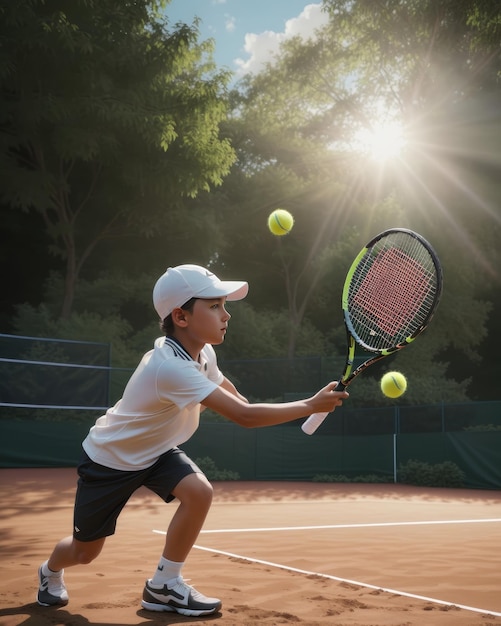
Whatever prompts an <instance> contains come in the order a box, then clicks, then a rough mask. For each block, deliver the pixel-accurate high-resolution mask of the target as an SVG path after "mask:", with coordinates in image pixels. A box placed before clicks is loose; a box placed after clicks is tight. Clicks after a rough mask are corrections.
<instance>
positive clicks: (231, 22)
mask: <svg viewBox="0 0 501 626" xmlns="http://www.w3.org/2000/svg"><path fill="white" fill-rule="evenodd" d="M235 26H236V19H235V18H234V17H233V16H232V15H225V16H224V28H225V29H226V31H227V32H228V33H232V32H233V31H234V30H235Z"/></svg>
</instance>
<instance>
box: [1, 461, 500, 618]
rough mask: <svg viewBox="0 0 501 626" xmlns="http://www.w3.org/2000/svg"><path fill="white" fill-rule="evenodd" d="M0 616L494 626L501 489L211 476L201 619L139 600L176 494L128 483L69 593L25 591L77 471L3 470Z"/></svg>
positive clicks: (196, 581)
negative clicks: (205, 606)
mask: <svg viewBox="0 0 501 626" xmlns="http://www.w3.org/2000/svg"><path fill="white" fill-rule="evenodd" d="M0 480H1V494H2V510H1V514H0V515H1V527H0V532H1V538H2V559H1V562H0V571H1V574H2V590H1V593H0V624H1V625H2V626H21V625H22V626H49V625H50V626H59V625H64V626H126V625H134V626H156V625H160V624H214V625H215V624H220V625H221V626H223V625H224V626H230V625H231V626H239V625H245V626H254V625H258V624H259V625H262V624H270V625H279V624H304V625H308V626H316V625H317V624H318V625H320V624H331V625H336V626H344V625H350V626H355V625H357V626H362V625H363V626H427V625H435V624H436V625H440V626H442V625H443V626H481V625H482V626H483V625H486V626H487V625H489V626H491V625H496V624H499V625H501V567H500V557H499V550H500V546H501V492H499V491H483V490H446V489H426V490H425V489H422V488H417V487H416V488H414V487H409V486H402V485H353V484H350V485H346V484H318V483H294V482H292V483H290V482H284V483H280V482H257V483H256V482H254V483H250V482H224V483H215V498H214V503H213V506H212V510H211V512H210V513H209V517H208V519H207V521H206V524H205V527H204V531H203V532H202V534H201V535H200V537H199V539H198V541H197V544H196V548H194V550H193V551H192V553H191V555H190V558H189V560H188V562H187V564H186V566H185V570H184V574H185V577H186V578H189V579H190V582H191V584H193V585H194V586H195V587H197V588H199V589H200V591H202V592H203V593H205V594H207V595H216V596H218V597H220V598H221V599H222V601H223V608H222V611H221V613H218V614H216V615H215V616H211V617H210V618H207V617H205V618H190V617H182V616H180V615H177V614H174V613H151V612H149V611H145V610H143V609H142V608H141V605H140V599H141V593H142V586H143V584H144V580H145V579H146V578H148V577H150V576H151V575H152V573H153V568H154V567H155V566H156V563H157V561H158V557H159V555H160V552H161V548H162V545H163V533H164V532H165V530H166V527H167V525H168V522H169V520H170V517H171V515H172V513H173V511H174V508H175V504H170V505H165V504H164V503H163V502H161V501H160V500H159V499H158V498H157V497H156V496H154V495H153V494H150V493H149V492H148V491H146V490H144V491H143V490H141V491H139V492H137V493H136V495H135V496H134V498H133V499H132V500H131V501H130V502H129V504H128V505H127V507H126V508H125V510H124V512H123V513H122V515H121V517H120V518H119V523H118V530H117V534H116V535H115V536H114V537H111V538H109V539H108V541H107V543H106V545H105V547H104V550H103V553H102V554H101V556H100V557H99V558H98V559H97V560H96V561H94V562H93V563H92V564H90V565H87V566H80V567H77V568H72V569H69V570H67V571H66V575H65V579H66V583H67V586H68V592H69V595H70V603H69V604H68V605H67V606H66V607H64V608H58V609H53V608H44V607H40V606H38V604H37V603H36V601H35V594H36V586H37V568H38V566H39V564H40V563H41V562H42V561H43V560H44V559H45V558H47V557H48V555H49V553H50V551H51V550H52V547H53V545H54V543H55V542H56V541H57V540H59V539H60V538H62V537H63V536H66V535H68V534H70V529H71V525H72V507H73V496H74V487H75V481H76V472H75V469H74V468H69V469H4V470H0Z"/></svg>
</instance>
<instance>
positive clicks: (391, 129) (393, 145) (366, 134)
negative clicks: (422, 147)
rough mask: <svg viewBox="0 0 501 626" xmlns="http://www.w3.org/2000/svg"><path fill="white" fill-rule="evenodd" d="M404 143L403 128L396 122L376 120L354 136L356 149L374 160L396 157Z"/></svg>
mask: <svg viewBox="0 0 501 626" xmlns="http://www.w3.org/2000/svg"><path fill="white" fill-rule="evenodd" d="M405 144H406V140H405V133H404V129H403V127H402V125H401V124H399V123H398V122H377V123H374V124H373V125H372V126H371V127H370V128H364V129H363V130H360V131H359V132H358V133H357V134H356V136H355V145H356V147H357V149H358V150H360V151H362V152H364V153H365V154H367V155H368V156H369V157H370V158H372V159H373V160H375V161H389V160H391V159H395V158H398V157H399V156H400V155H401V153H402V150H403V149H404V147H405Z"/></svg>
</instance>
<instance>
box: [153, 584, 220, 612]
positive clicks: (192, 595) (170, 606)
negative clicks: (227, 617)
mask: <svg viewBox="0 0 501 626" xmlns="http://www.w3.org/2000/svg"><path fill="white" fill-rule="evenodd" d="M141 605H142V607H143V608H144V609H148V611H175V612H176V613H181V615H192V616H194V617H197V616H199V615H210V614H211V613H215V612H216V611H219V609H220V608H221V600H218V598H206V597H205V596H204V595H202V594H201V593H200V592H199V591H197V590H196V589H194V588H193V587H191V585H187V584H186V583H185V582H184V580H183V578H182V576H179V577H178V578H173V579H172V580H169V582H168V583H167V584H165V585H163V586H162V587H154V586H153V585H152V584H151V579H149V580H147V581H146V585H145V587H144V591H143V600H142V602H141Z"/></svg>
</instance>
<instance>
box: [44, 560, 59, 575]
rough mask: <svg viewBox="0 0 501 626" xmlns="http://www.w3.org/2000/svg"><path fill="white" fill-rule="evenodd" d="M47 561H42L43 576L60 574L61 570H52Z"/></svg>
mask: <svg viewBox="0 0 501 626" xmlns="http://www.w3.org/2000/svg"><path fill="white" fill-rule="evenodd" d="M48 563H49V561H48V560H47V561H45V563H42V574H43V575H44V576H61V570H59V571H58V572H53V571H52V570H51V569H50V567H49V565H48Z"/></svg>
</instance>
